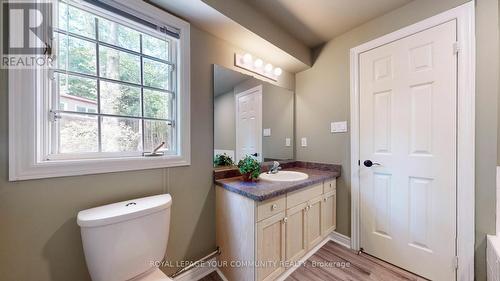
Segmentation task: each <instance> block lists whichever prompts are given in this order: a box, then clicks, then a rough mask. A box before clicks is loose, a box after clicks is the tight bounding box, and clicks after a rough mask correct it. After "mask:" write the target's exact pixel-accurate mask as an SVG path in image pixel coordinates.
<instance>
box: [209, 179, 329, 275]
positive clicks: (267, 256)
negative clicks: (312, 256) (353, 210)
mask: <svg viewBox="0 0 500 281" xmlns="http://www.w3.org/2000/svg"><path fill="white" fill-rule="evenodd" d="M335 209H336V183H335V180H329V181H325V182H323V183H320V184H316V185H312V186H309V187H305V188H302V189H299V190H297V191H293V192H289V193H287V194H285V195H281V196H279V197H275V198H271V199H269V200H266V201H263V202H258V201H254V200H252V199H250V198H247V197H245V196H242V195H239V194H237V193H234V192H231V191H228V190H226V189H224V188H222V187H220V186H217V188H216V232H217V233H216V239H217V245H218V246H219V247H220V250H221V255H220V256H219V262H220V263H226V266H222V267H220V270H221V271H222V273H223V274H224V275H225V277H226V278H227V279H228V280H230V281H231V280H238V281H240V280H241V281H246V280H248V281H271V280H274V279H276V278H277V277H278V276H279V275H281V274H282V273H283V272H284V271H285V270H286V269H287V268H285V265H289V264H290V263H291V262H296V261H299V260H300V259H301V258H302V257H303V256H304V255H305V254H306V253H307V252H308V251H310V250H311V249H312V248H314V247H315V246H316V245H318V243H320V242H321V241H323V240H324V239H325V238H326V237H327V236H328V235H329V234H330V233H331V232H332V231H334V230H335V223H336V213H335ZM234 261H237V262H243V263H246V264H243V266H238V265H237V264H234ZM249 261H254V262H255V264H254V265H253V266H252V265H250V264H248V262H249ZM240 265H242V264H240Z"/></svg>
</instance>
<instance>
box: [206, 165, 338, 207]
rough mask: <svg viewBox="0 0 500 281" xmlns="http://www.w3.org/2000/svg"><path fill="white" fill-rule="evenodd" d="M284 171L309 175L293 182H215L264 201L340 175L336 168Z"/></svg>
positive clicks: (225, 180) (230, 179) (227, 179)
mask: <svg viewBox="0 0 500 281" xmlns="http://www.w3.org/2000/svg"><path fill="white" fill-rule="evenodd" d="M284 171H297V172H302V173H306V174H308V175H309V178H308V179H305V180H301V181H295V182H271V181H264V180H259V181H257V182H245V181H243V180H242V179H241V177H232V178H225V179H217V180H215V183H216V184H217V185H218V186H221V187H223V188H225V189H227V190H229V191H232V192H235V193H238V194H241V195H243V196H245V197H248V198H250V199H253V200H255V201H264V200H267V199H270V198H273V197H276V196H279V195H282V194H285V193H287V192H291V191H294V190H297V189H301V188H304V187H307V186H310V185H314V184H316V183H320V182H323V181H324V180H329V179H335V178H337V177H339V176H340V169H338V170H320V169H314V168H303V167H291V168H287V169H284Z"/></svg>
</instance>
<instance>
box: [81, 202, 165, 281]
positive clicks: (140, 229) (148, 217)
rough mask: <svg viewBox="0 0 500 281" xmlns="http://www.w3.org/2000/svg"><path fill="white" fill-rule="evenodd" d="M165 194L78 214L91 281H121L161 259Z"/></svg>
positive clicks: (137, 274) (163, 243)
mask: <svg viewBox="0 0 500 281" xmlns="http://www.w3.org/2000/svg"><path fill="white" fill-rule="evenodd" d="M171 205H172V197H171V196H170V195H169V194H162V195H156V196H151V197H145V198H139V199H134V200H128V201H124V202H120V203H114V204H110V205H105V206H101V207H96V208H92V209H88V210H85V211H81V212H79V213H78V219H77V220H78V225H80V227H81V233H82V241H83V249H84V252H85V260H86V262H87V267H88V269H89V272H90V276H91V277H92V280H93V281H125V280H129V279H131V278H135V277H137V276H139V275H142V274H145V273H146V272H148V271H150V270H152V268H153V267H154V263H155V262H159V261H161V260H162V259H163V257H164V256H165V251H166V249H167V241H168V233H169V227H170V206H171Z"/></svg>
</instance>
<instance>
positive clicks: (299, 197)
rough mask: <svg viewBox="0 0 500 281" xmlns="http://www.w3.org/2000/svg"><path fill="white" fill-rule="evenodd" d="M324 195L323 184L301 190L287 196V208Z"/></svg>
mask: <svg viewBox="0 0 500 281" xmlns="http://www.w3.org/2000/svg"><path fill="white" fill-rule="evenodd" d="M321 194H323V184H322V183H320V184H317V185H313V186H311V187H307V188H304V189H299V190H297V191H293V192H290V193H288V195H287V196H286V206H287V208H290V207H293V206H296V205H298V204H300V203H304V202H306V201H309V200H311V199H313V198H315V197H317V196H320V195H321Z"/></svg>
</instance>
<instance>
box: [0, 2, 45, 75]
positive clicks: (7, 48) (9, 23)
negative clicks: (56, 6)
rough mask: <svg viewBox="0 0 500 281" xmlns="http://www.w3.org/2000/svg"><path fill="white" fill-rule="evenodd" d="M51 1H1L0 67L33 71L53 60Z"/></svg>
mask: <svg viewBox="0 0 500 281" xmlns="http://www.w3.org/2000/svg"><path fill="white" fill-rule="evenodd" d="M52 5H53V3H52V2H51V1H40V0H32V1H26V0H24V1H12V0H9V1H4V2H2V11H1V12H2V20H3V22H2V53H1V55H2V58H1V68H34V67H37V66H38V67H40V66H47V65H48V64H50V62H51V61H52V57H51V56H52V46H51V44H52V38H51V34H52V30H51V21H52V18H53V17H52V11H53V9H52Z"/></svg>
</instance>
